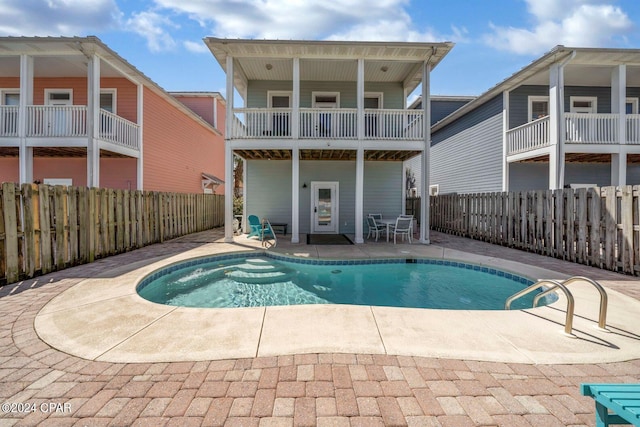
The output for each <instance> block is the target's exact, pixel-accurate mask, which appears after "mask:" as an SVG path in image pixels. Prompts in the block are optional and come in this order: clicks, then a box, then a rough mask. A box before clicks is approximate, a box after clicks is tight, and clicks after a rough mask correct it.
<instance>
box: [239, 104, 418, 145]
mask: <svg viewBox="0 0 640 427" xmlns="http://www.w3.org/2000/svg"><path fill="white" fill-rule="evenodd" d="M233 112H234V120H233V124H232V127H231V132H229V138H231V139H288V138H294V137H295V136H294V135H293V134H292V126H291V125H292V114H293V112H292V110H291V109H289V108H273V109H266V108H237V109H234V110H233ZM422 117H423V111H422V110H365V113H364V138H365V139H378V140H405V141H409V140H422V139H423V138H424V130H423V126H422V123H423V122H422ZM298 123H299V134H298V137H299V138H300V139H357V138H358V110H356V109H349V108H336V109H326V108H301V109H300V112H299V121H298Z"/></svg>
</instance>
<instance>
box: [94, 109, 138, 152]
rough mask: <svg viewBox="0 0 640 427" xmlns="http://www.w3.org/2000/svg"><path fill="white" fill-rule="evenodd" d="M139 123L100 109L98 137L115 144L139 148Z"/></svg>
mask: <svg viewBox="0 0 640 427" xmlns="http://www.w3.org/2000/svg"><path fill="white" fill-rule="evenodd" d="M139 128H140V126H139V125H137V124H136V123H133V122H131V121H129V120H127V119H124V118H122V117H120V116H118V115H116V114H113V113H110V112H108V111H106V110H100V138H101V139H104V140H105V141H109V142H112V143H114V144H116V145H121V146H123V147H127V148H132V149H134V150H137V149H138V148H140V142H139V140H138V129H139Z"/></svg>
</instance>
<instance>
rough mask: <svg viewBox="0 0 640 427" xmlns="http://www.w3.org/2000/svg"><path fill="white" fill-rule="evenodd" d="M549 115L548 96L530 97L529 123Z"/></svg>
mask: <svg viewBox="0 0 640 427" xmlns="http://www.w3.org/2000/svg"><path fill="white" fill-rule="evenodd" d="M548 115H549V97H548V96H530V97H529V121H530V122H532V121H534V120H538V119H540V118H542V117H545V116H548Z"/></svg>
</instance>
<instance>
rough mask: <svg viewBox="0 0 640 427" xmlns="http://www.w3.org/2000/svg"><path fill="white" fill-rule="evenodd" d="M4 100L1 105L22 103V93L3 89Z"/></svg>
mask: <svg viewBox="0 0 640 427" xmlns="http://www.w3.org/2000/svg"><path fill="white" fill-rule="evenodd" d="M1 93H2V102H0V105H20V93H19V92H9V91H2V92H1Z"/></svg>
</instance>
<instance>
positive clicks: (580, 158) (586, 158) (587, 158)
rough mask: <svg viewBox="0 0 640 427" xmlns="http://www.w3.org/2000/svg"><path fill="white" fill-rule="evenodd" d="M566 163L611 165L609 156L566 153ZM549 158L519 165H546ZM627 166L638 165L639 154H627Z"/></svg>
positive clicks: (531, 160)
mask: <svg viewBox="0 0 640 427" xmlns="http://www.w3.org/2000/svg"><path fill="white" fill-rule="evenodd" d="M565 161H566V162H567V163H611V155H610V154H590V153H567V154H565ZM548 162H549V156H540V157H534V158H532V159H526V160H523V161H521V162H519V163H548ZM627 163H628V164H640V154H627Z"/></svg>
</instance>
